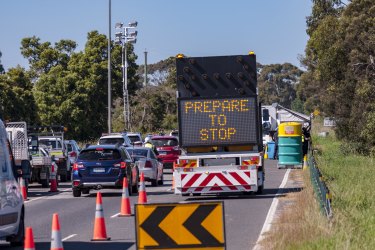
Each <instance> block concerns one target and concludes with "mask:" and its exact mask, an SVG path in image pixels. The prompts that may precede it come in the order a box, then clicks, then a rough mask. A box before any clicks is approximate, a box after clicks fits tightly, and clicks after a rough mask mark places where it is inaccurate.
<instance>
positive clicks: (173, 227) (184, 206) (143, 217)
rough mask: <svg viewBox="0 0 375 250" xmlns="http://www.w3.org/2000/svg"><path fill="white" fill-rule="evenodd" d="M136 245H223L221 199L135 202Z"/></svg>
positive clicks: (186, 246)
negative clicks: (159, 202) (183, 201)
mask: <svg viewBox="0 0 375 250" xmlns="http://www.w3.org/2000/svg"><path fill="white" fill-rule="evenodd" d="M135 219H136V221H135V230H136V234H137V237H136V238H137V249H176V248H180V249H184V248H210V249H224V248H225V231H224V225H225V223H224V205H223V202H204V203H161V204H136V205H135Z"/></svg>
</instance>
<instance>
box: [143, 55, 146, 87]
mask: <svg viewBox="0 0 375 250" xmlns="http://www.w3.org/2000/svg"><path fill="white" fill-rule="evenodd" d="M143 85H144V87H146V86H147V50H146V49H145V79H144V83H143Z"/></svg>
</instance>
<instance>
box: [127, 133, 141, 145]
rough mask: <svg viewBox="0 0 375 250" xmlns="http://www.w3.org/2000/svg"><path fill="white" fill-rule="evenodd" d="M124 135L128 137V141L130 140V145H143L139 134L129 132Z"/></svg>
mask: <svg viewBox="0 0 375 250" xmlns="http://www.w3.org/2000/svg"><path fill="white" fill-rule="evenodd" d="M126 135H127V136H128V137H129V139H130V140H131V142H132V145H134V146H139V145H142V144H143V141H142V135H141V133H133V132H129V133H126Z"/></svg>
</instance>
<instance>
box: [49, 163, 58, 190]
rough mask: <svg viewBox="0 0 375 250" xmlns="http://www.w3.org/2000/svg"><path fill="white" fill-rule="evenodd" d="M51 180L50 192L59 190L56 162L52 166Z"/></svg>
mask: <svg viewBox="0 0 375 250" xmlns="http://www.w3.org/2000/svg"><path fill="white" fill-rule="evenodd" d="M50 182H51V185H50V189H49V192H58V191H59V190H57V181H56V171H55V165H54V164H52V167H51V175H50Z"/></svg>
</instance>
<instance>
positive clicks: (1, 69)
mask: <svg viewBox="0 0 375 250" xmlns="http://www.w3.org/2000/svg"><path fill="white" fill-rule="evenodd" d="M2 55H3V54H2V53H1V51H0V75H1V74H4V73H5V70H4V66H3V65H2V64H1V57H2Z"/></svg>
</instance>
